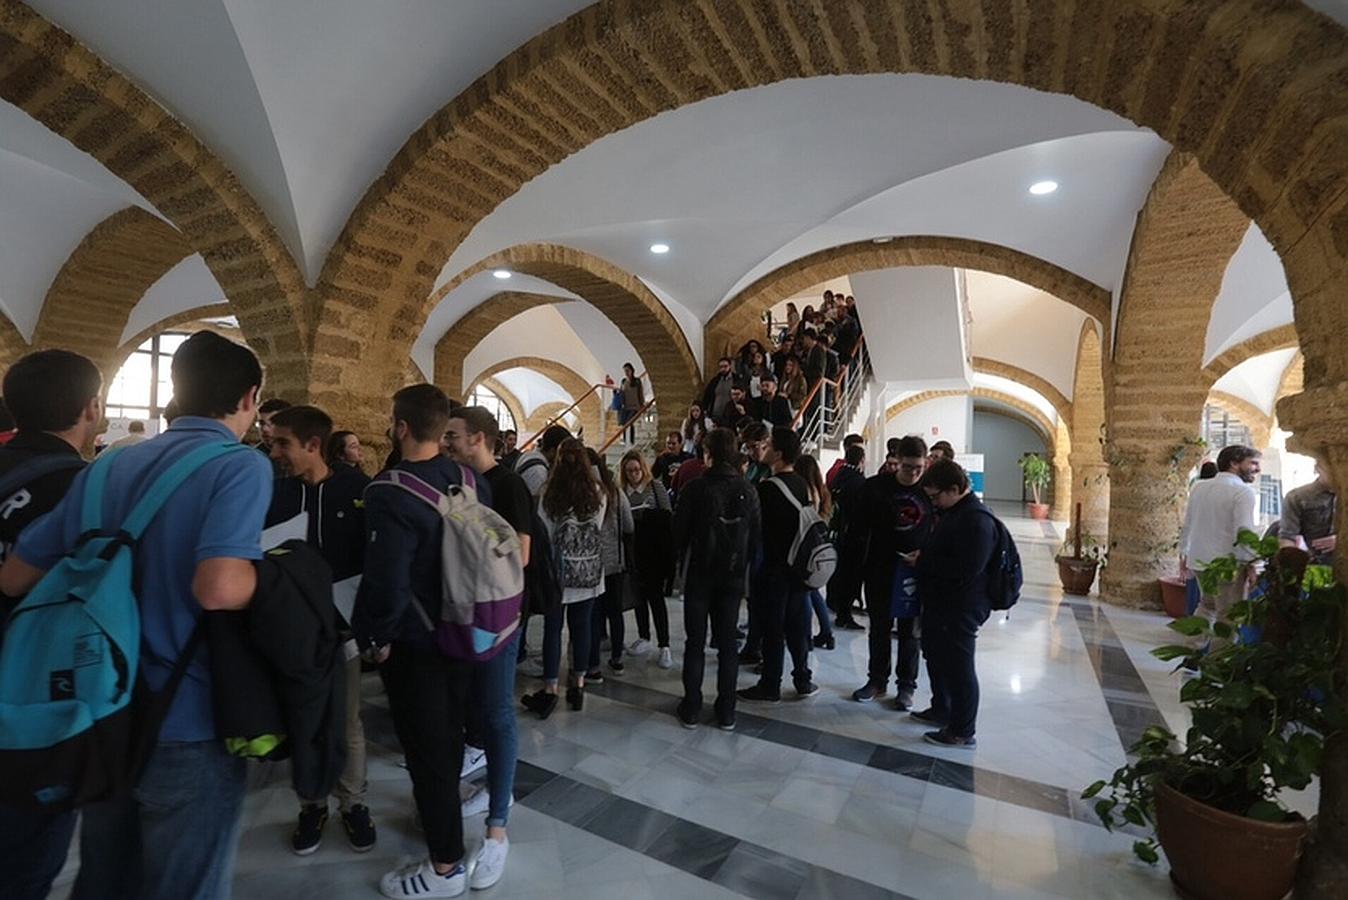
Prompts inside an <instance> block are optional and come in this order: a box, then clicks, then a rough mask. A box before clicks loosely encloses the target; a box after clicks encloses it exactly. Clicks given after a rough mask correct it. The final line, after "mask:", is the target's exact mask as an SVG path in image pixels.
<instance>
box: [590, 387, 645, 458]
mask: <svg viewBox="0 0 1348 900" xmlns="http://www.w3.org/2000/svg"><path fill="white" fill-rule="evenodd" d="M654 405H655V398H654V397H652V398H651V399H649V400H647V401H646V405H645V406H643V407H641V409H639V410H637V414H636V415H634V416H633V417H632V418H630V419H628V420H627V424H626V425H619V426H618V430H617V431H615V432H613V434H611V435H609V439H608V440H606V441H604V446H602V447H600V448H599V455H600V456H603V455H604V454H605V453H607V452H608V448H609V447H612V446H613V442H614V441H616V440H617V439H618V438H620V437H622V436H623V432H624V431H626V430H627V429H628V428H631V427H632V423H633V422H635V421H636V420H637V419H640V418H641V417H642V416H644V415H646V410H648V409H650V408H651V407H652V406H654Z"/></svg>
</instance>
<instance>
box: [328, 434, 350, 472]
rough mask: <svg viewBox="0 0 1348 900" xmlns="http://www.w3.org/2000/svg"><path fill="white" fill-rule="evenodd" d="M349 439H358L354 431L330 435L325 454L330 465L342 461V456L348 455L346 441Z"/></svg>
mask: <svg viewBox="0 0 1348 900" xmlns="http://www.w3.org/2000/svg"><path fill="white" fill-rule="evenodd" d="M349 437H356V433H355V432H354V431H334V432H333V433H332V434H330V435H328V448H327V452H326V453H325V454H324V457H325V458H326V459H327V461H328V465H333V464H334V463H338V462H341V461H342V455H343V454H344V453H346V439H347V438H349Z"/></svg>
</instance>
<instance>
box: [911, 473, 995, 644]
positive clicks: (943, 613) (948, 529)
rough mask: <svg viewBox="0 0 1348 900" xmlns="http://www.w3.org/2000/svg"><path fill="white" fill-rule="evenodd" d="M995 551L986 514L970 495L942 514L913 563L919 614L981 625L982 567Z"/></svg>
mask: <svg viewBox="0 0 1348 900" xmlns="http://www.w3.org/2000/svg"><path fill="white" fill-rule="evenodd" d="M996 546H997V526H996V523H994V522H993V520H992V513H991V511H989V510H988V508H987V507H986V506H984V505H983V503H982V501H981V500H979V499H978V498H977V497H975V496H974V495H973V493H972V492H970V493H969V494H967V495H966V496H965V497H964V498H963V499H962V500H960V501H959V502H958V503H956V504H955V505H954V506H952V507H950V508H949V509H946V510H942V511H941V512H940V513H939V514H938V517H937V520H936V527H935V528H934V529H933V530H932V533H931V538H930V539H929V540H928V541H927V546H926V547H925V548H924V549H923V551H922V555H921V556H920V557H919V558H918V561H917V578H918V595H919V596H920V597H921V598H922V614H923V615H924V616H927V615H931V616H934V617H936V618H946V619H952V618H968V619H972V620H973V621H974V622H976V623H978V624H982V623H983V622H985V621H987V618H988V616H989V615H991V612H992V608H991V605H990V603H989V602H988V567H989V565H990V564H991V562H992V554H993V551H994V550H995V549H996Z"/></svg>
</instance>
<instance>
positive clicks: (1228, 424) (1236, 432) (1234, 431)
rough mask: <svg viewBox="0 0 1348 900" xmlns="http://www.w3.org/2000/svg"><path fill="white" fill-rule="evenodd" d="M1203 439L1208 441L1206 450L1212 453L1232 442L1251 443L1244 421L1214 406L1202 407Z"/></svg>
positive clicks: (1214, 453) (1247, 444)
mask: <svg viewBox="0 0 1348 900" xmlns="http://www.w3.org/2000/svg"><path fill="white" fill-rule="evenodd" d="M1203 440H1205V441H1207V442H1208V450H1209V451H1210V452H1211V453H1212V454H1213V455H1216V453H1217V451H1218V450H1220V449H1222V448H1223V447H1229V446H1231V445H1232V444H1244V445H1245V446H1250V445H1251V444H1252V443H1253V440H1252V439H1251V437H1250V429H1249V428H1248V427H1247V426H1246V425H1245V423H1243V422H1241V421H1240V419H1237V418H1236V417H1235V416H1233V415H1231V414H1230V413H1229V412H1227V411H1226V410H1224V409H1219V408H1218V407H1216V406H1206V407H1204V408H1203Z"/></svg>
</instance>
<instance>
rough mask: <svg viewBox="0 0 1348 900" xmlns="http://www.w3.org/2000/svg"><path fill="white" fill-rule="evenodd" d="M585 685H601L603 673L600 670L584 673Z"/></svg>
mask: <svg viewBox="0 0 1348 900" xmlns="http://www.w3.org/2000/svg"><path fill="white" fill-rule="evenodd" d="M585 683H586V684H603V683H604V671H603V670H602V669H595V670H594V671H592V672H586V673H585Z"/></svg>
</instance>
